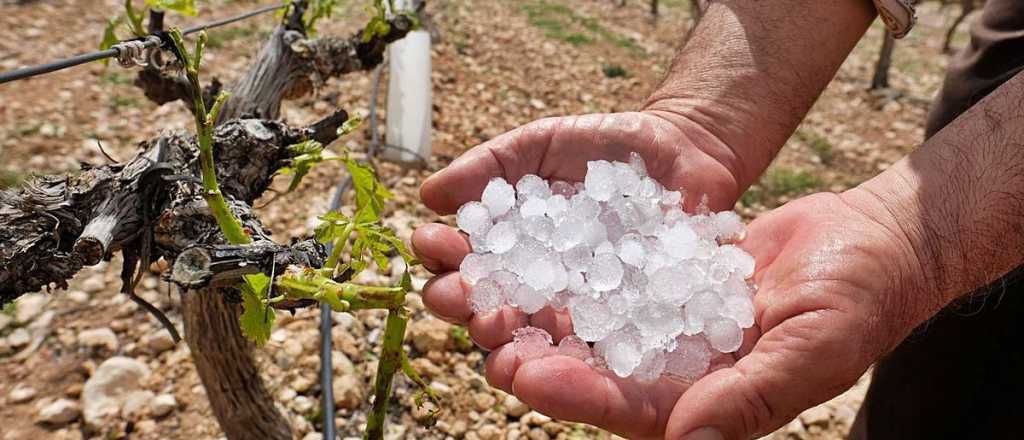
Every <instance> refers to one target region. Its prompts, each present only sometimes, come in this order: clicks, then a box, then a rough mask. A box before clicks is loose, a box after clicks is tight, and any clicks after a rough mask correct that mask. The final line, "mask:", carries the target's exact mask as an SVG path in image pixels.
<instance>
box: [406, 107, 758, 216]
mask: <svg viewBox="0 0 1024 440" xmlns="http://www.w3.org/2000/svg"><path fill="white" fill-rule="evenodd" d="M631 152H637V153H639V154H640V155H641V156H642V157H643V158H644V160H645V161H646V163H647V168H648V170H647V171H648V174H650V175H651V177H652V178H654V179H656V180H658V181H659V182H661V184H662V185H664V186H666V187H668V188H670V189H678V188H685V189H686V190H687V193H688V194H690V195H693V196H692V197H689V198H688V200H687V206H688V207H691V208H692V207H695V206H696V205H697V204H698V203H699V202H700V197H701V196H702V195H707V196H708V207H709V208H711V209H713V210H716V211H717V210H722V209H730V208H732V205H733V203H735V202H736V199H737V198H738V197H739V195H740V192H741V188H740V187H739V186H740V184H739V183H737V178H736V176H738V175H739V171H740V170H741V169H742V168H743V165H742V164H741V162H740V161H739V159H738V158H736V157H735V155H734V154H733V152H732V150H731V149H730V148H729V147H728V146H726V145H725V144H723V143H722V142H720V141H719V140H717V138H715V137H714V136H713V135H711V134H710V132H708V131H707V130H705V129H703V128H701V126H699V125H697V124H696V123H694V122H692V121H690V120H689V119H686V118H684V117H682V116H680V115H678V114H675V113H670V112H664V111H646V112H629V113H605V114H591V115H582V116H567V117H560V118H547V119H540V120H537V121H534V122H531V123H529V124H526V125H524V126H522V127H519V128H516V129H514V130H512V131H509V132H507V133H504V134H502V135H500V136H498V137H495V138H494V139H491V140H489V141H487V142H485V143H483V144H481V145H478V146H476V147H474V148H472V149H471V150H469V151H467V152H466V153H465V154H463V155H462V156H460V157H459V158H458V159H455V161H453V162H452V163H451V165H449V166H448V167H446V168H445V169H443V170H441V171H439V172H438V173H437V174H434V175H433V176H431V177H430V178H429V179H427V181H426V182H424V183H423V187H422V188H421V189H420V196H421V197H422V199H423V203H425V204H426V205H427V207H429V208H431V209H433V210H434V211H436V212H438V213H440V214H452V213H454V212H455V211H456V210H457V209H458V208H459V206H462V205H463V204H464V203H466V202H468V201H471V200H479V199H480V194H481V193H482V192H483V190H484V186H486V185H487V182H488V181H489V180H490V179H491V178H492V177H504V178H505V180H508V181H509V183H511V184H513V185H515V183H516V182H517V181H518V180H519V178H520V177H522V176H524V175H527V174H536V175H539V176H541V177H543V178H545V179H554V180H565V181H577V182H578V181H582V180H583V176H584V175H585V174H586V171H587V161H591V160H598V159H604V160H617V161H622V162H627V161H629V156H630V153H631Z"/></svg>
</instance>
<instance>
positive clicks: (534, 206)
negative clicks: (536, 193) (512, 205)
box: [519, 197, 548, 218]
mask: <svg viewBox="0 0 1024 440" xmlns="http://www.w3.org/2000/svg"><path fill="white" fill-rule="evenodd" d="M547 210H548V203H547V199H542V198H539V197H536V198H531V199H526V202H525V203H523V206H521V207H520V208H519V213H520V214H522V216H523V217H526V218H529V217H537V216H543V215H544V213H545V212H547Z"/></svg>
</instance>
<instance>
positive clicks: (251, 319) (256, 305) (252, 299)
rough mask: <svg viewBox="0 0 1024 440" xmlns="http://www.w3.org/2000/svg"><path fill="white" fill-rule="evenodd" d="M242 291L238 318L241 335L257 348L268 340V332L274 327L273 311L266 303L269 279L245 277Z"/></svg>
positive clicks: (259, 275) (253, 276)
mask: <svg viewBox="0 0 1024 440" xmlns="http://www.w3.org/2000/svg"><path fill="white" fill-rule="evenodd" d="M244 279H245V282H244V283H242V285H241V286H239V288H240V289H241V290H242V308H243V311H242V315H241V316H240V317H239V318H238V321H239V324H241V327H242V334H244V335H245V336H246V337H248V338H249V339H251V340H252V341H253V342H254V343H255V344H256V345H257V346H263V344H266V343H267V340H269V339H270V330H271V329H273V327H274V318H275V316H274V309H272V308H271V307H270V306H269V305H268V304H267V303H266V301H265V300H266V298H267V291H268V288H269V287H270V283H271V279H270V277H268V276H266V275H264V274H262V273H258V274H253V275H246V276H245V277H244Z"/></svg>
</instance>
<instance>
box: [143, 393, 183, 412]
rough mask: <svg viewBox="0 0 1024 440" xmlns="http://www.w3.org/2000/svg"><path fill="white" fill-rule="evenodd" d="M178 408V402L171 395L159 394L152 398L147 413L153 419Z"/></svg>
mask: <svg viewBox="0 0 1024 440" xmlns="http://www.w3.org/2000/svg"><path fill="white" fill-rule="evenodd" d="M177 407H178V400H177V399H175V398H174V395H172V394H161V395H159V396H156V397H154V398H153V401H152V402H150V404H149V413H150V414H151V415H152V416H153V417H163V416H166V415H167V414H170V413H171V411H174V410H175V409H176V408H177Z"/></svg>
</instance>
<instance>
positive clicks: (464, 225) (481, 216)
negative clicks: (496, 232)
mask: <svg viewBox="0 0 1024 440" xmlns="http://www.w3.org/2000/svg"><path fill="white" fill-rule="evenodd" d="M455 217H456V222H457V223H458V225H459V229H462V230H463V231H466V233H467V234H469V235H481V234H484V233H486V232H487V230H488V229H490V228H491V214H490V212H489V211H488V210H487V207H486V206H484V205H483V203H480V202H469V203H467V204H465V205H462V207H460V208H459V212H458V213H457V214H456V216H455Z"/></svg>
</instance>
